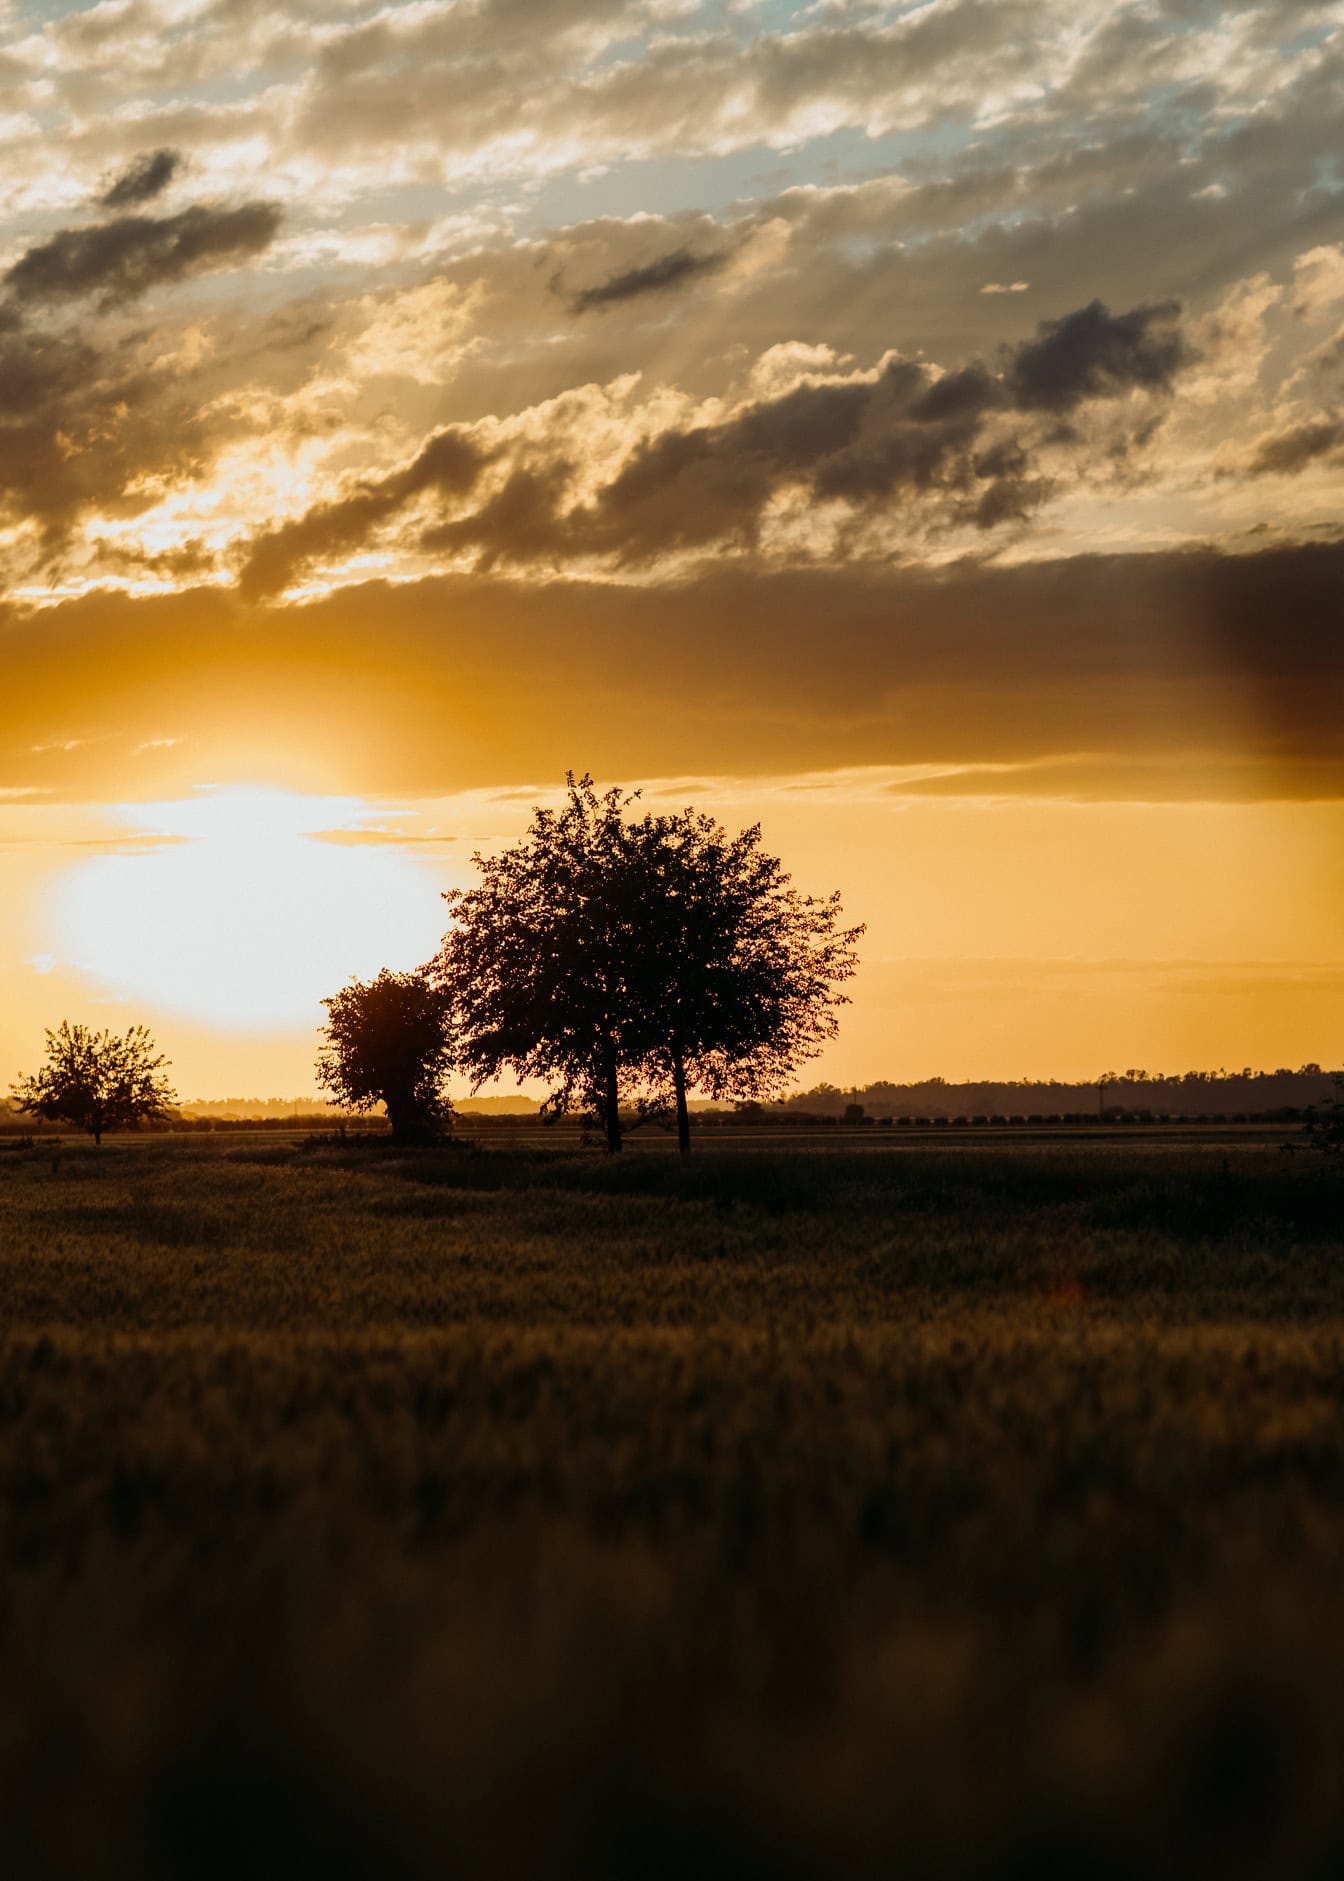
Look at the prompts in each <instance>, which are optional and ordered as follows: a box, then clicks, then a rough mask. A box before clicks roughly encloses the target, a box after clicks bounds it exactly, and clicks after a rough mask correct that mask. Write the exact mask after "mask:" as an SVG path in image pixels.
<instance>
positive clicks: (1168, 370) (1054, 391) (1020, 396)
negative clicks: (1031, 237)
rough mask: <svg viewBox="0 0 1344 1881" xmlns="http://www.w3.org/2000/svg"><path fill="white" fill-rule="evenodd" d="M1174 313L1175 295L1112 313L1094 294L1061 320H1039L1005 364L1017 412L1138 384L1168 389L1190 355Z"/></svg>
mask: <svg viewBox="0 0 1344 1881" xmlns="http://www.w3.org/2000/svg"><path fill="white" fill-rule="evenodd" d="M1179 314H1180V307H1179V305H1178V304H1177V303H1176V302H1175V301H1163V302H1161V303H1160V304H1159V305H1156V306H1151V307H1134V308H1131V310H1130V311H1129V312H1128V313H1123V314H1112V313H1111V311H1110V309H1109V308H1108V307H1105V306H1104V305H1103V304H1102V302H1101V301H1099V300H1094V301H1092V302H1091V303H1090V305H1088V306H1086V307H1080V308H1079V309H1078V311H1077V312H1076V313H1071V314H1066V315H1065V317H1064V318H1063V319H1062V320H1043V321H1042V322H1041V323H1040V325H1039V327H1038V328H1037V329H1036V338H1035V339H1034V340H1028V341H1027V342H1025V344H1023V345H1021V346H1019V347H1018V348H1017V349H1016V351H1015V352H1014V354H1013V356H1012V360H1011V362H1010V364H1009V367H1008V371H1007V375H1006V377H1007V383H1008V389H1009V392H1010V395H1011V397H1012V400H1013V403H1014V404H1015V405H1016V406H1017V407H1018V408H1019V410H1022V411H1050V412H1068V411H1072V410H1074V408H1075V407H1076V406H1078V405H1080V404H1081V403H1082V402H1083V400H1084V399H1087V398H1114V397H1118V396H1120V395H1122V394H1123V393H1125V392H1128V391H1130V390H1131V389H1133V388H1135V387H1137V388H1140V389H1142V390H1144V391H1148V392H1155V391H1166V390H1167V389H1168V388H1169V386H1170V385H1171V382H1172V379H1173V378H1174V377H1175V375H1176V373H1177V372H1178V371H1179V370H1180V369H1181V367H1182V366H1184V365H1186V364H1188V363H1189V359H1190V354H1189V349H1188V347H1187V345H1186V342H1185V340H1184V338H1183V337H1182V335H1181V332H1180V329H1179V327H1178V325H1177V319H1178V316H1179Z"/></svg>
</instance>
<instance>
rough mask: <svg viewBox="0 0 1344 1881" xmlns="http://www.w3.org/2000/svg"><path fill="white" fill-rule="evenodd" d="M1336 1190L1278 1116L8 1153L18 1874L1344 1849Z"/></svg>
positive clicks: (952, 1868)
mask: <svg viewBox="0 0 1344 1881" xmlns="http://www.w3.org/2000/svg"><path fill="white" fill-rule="evenodd" d="M1322 1160H1323V1159H1322ZM1342 1215H1344V1191H1341V1187H1340V1185H1339V1183H1338V1181H1337V1179H1335V1178H1333V1177H1332V1176H1331V1175H1330V1173H1329V1172H1328V1171H1326V1170H1324V1169H1323V1168H1320V1167H1317V1166H1316V1162H1315V1159H1312V1158H1309V1157H1306V1156H1303V1155H1296V1156H1286V1155H1282V1154H1280V1153H1279V1152H1278V1151H1277V1149H1275V1148H1273V1147H1264V1146H1255V1147H1244V1148H1243V1147H1210V1148H1203V1149H1201V1148H1199V1147H1197V1146H1196V1147H1189V1146H1186V1145H1183V1144H1177V1145H1172V1146H1168V1147H1162V1146H1157V1145H1153V1144H1151V1143H1146V1142H1145V1143H1134V1144H1129V1145H1126V1146H1124V1147H1120V1148H1117V1147H1107V1146H1104V1145H1096V1144H1092V1143H1086V1142H1084V1143H1075V1144H1068V1143H1065V1144H1057V1145H1053V1146H1052V1145H1037V1144H1033V1143H1024V1144H1021V1145H1016V1146H1005V1145H1003V1144H1001V1143H1000V1144H993V1143H991V1144H988V1145H985V1146H983V1147H977V1146H976V1145H974V1144H968V1145H956V1146H948V1147H945V1148H938V1149H934V1148H927V1149H924V1148H920V1147H911V1148H909V1149H906V1150H903V1151H901V1152H899V1153H896V1152H893V1153H891V1154H887V1155H881V1154H875V1153H873V1152H872V1150H870V1149H866V1148H865V1149H862V1150H854V1151H852V1152H850V1151H847V1150H846V1149H844V1148H842V1147H837V1148H831V1149H828V1150H827V1151H825V1152H824V1153H821V1152H813V1151H810V1150H809V1149H808V1148H807V1147H805V1146H798V1147H784V1148H779V1149H774V1148H769V1149H760V1150H757V1151H755V1152H750V1151H748V1152H733V1151H729V1150H722V1151H716V1152H715V1153H714V1154H713V1155H705V1156H701V1157H698V1158H696V1159H693V1160H692V1163H691V1165H690V1167H689V1168H687V1169H685V1170H683V1169H681V1168H680V1167H678V1166H677V1162H676V1159H675V1158H671V1157H662V1156H650V1155H629V1156H627V1157H625V1158H624V1159H619V1160H617V1161H616V1162H614V1163H608V1162H606V1161H603V1160H601V1159H599V1158H597V1157H594V1156H591V1155H579V1154H573V1155H571V1154H556V1153H554V1152H550V1153H547V1152H544V1151H538V1152H532V1153H528V1152H525V1151H521V1150H510V1149H491V1148H484V1149H476V1150H473V1149H455V1148H445V1149H442V1150H436V1151H428V1152H419V1153H416V1154H406V1153H398V1152H396V1151H394V1150H393V1149H392V1148H391V1147H390V1146H389V1145H388V1144H386V1143H380V1142H366V1143H351V1144H349V1145H346V1146H339V1145H331V1144H328V1145H303V1144H300V1143H289V1142H283V1143H275V1144H264V1143H257V1144H244V1145H241V1146H240V1145H231V1144H229V1143H228V1142H227V1141H225V1142H223V1143H221V1144H216V1145H211V1146H208V1147H207V1146H202V1145H199V1144H191V1143H148V1144H145V1145H144V1146H143V1147H137V1148H129V1149H127V1148H117V1149H113V1150H105V1151H104V1152H102V1153H100V1154H94V1153H92V1152H78V1151H74V1150H70V1149H63V1150H61V1151H59V1152H53V1151H52V1150H50V1149H49V1148H48V1147H45V1146H42V1145H39V1146H38V1147H37V1148H36V1149H34V1150H24V1149H16V1150H11V1149H5V1150H3V1152H0V1693H3V1704H2V1705H0V1824H2V1826H3V1855H2V1856H0V1860H2V1861H3V1866H4V1871H5V1873H6V1874H7V1875H13V1876H24V1875H38V1874H40V1875H44V1876H45V1875H58V1876H62V1877H70V1878H71V1881H73V1878H74V1877H79V1878H80V1881H85V1878H86V1877H87V1878H89V1881H100V1878H101V1877H131V1876H135V1877H141V1876H146V1877H165V1878H166V1877H169V1876H173V1877H179V1876H188V1875H203V1876H225V1875H230V1876H231V1875H237V1874H248V1875H263V1874H265V1875H269V1874H274V1873H285V1874H286V1875H296V1874H306V1873H310V1872H311V1873H319V1874H322V1875H323V1876H328V1877H329V1876H338V1877H339V1876H346V1875H349V1876H355V1875H359V1876H365V1875H378V1876H402V1875H416V1876H418V1875H425V1876H429V1875H442V1874H452V1875H462V1876H468V1877H474V1876H482V1877H483V1876H495V1875H507V1876H515V1875H516V1876H522V1875H532V1874H542V1873H544V1874H548V1875H566V1876H571V1875H572V1876H589V1875H592V1876H622V1877H624V1876H631V1877H643V1876H654V1877H661V1876H668V1877H673V1876H675V1877H677V1878H678V1881H682V1877H687V1878H689V1877H700V1876H706V1875H709V1876H717V1875H725V1876H726V1875H728V1874H730V1873H731V1874H732V1875H734V1876H741V1875H745V1874H754V1873H768V1874H772V1875H781V1876H786V1877H795V1876H796V1877H803V1876H836V1875H850V1874H853V1875H863V1876H868V1875H872V1876H874V1877H876V1876H878V1875H887V1874H891V1873H893V1872H899V1873H901V1874H905V1875H912V1876H921V1875H989V1874H993V1875H1013V1876H1017V1875H1020V1876H1022V1877H1028V1876H1031V1877H1046V1876H1055V1875H1075V1874H1086V1875H1089V1876H1097V1875H1101V1876H1109V1875H1127V1874H1134V1873H1138V1872H1143V1873H1145V1874H1146V1875H1150V1876H1167V1875H1170V1876H1177V1875H1188V1874H1191V1873H1194V1872H1204V1871H1206V1870H1208V1871H1212V1872H1217V1873H1218V1874H1219V1875H1220V1877H1227V1876H1239V1875H1246V1876H1251V1875H1255V1876H1257V1877H1259V1876H1266V1875H1270V1874H1273V1875H1276V1876H1279V1875H1303V1876H1308V1875H1310V1876H1316V1875H1320V1876H1322V1877H1324V1876H1326V1875H1333V1874H1337V1873H1339V1872H1340V1871H1341V1869H1344V1779H1342V1778H1341V1771H1344V1245H1342V1243H1341V1232H1340V1224H1341V1217H1342Z"/></svg>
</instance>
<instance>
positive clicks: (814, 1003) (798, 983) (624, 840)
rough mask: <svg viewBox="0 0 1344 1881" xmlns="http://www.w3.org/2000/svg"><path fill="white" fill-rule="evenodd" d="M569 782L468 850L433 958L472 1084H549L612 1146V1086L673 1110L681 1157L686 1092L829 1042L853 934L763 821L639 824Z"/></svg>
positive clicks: (788, 1063) (621, 806)
mask: <svg viewBox="0 0 1344 1881" xmlns="http://www.w3.org/2000/svg"><path fill="white" fill-rule="evenodd" d="M566 784H567V801H566V803H565V806H564V808H563V809H561V810H560V811H558V812H552V811H547V810H542V809H537V810H535V811H534V812H533V818H532V824H531V827H530V829H529V832H528V835H527V837H526V838H525V839H524V841H523V842H521V843H519V844H516V845H515V846H514V847H513V848H511V849H508V850H505V851H504V852H503V854H501V855H499V856H496V857H492V858H490V859H489V860H484V859H482V858H481V857H480V856H477V857H476V858H475V861H476V865H477V867H478V868H479V869H480V871H481V875H482V880H481V882H480V884H479V886H478V887H476V888H474V889H471V890H469V891H465V892H464V891H460V890H459V891H457V892H455V893H454V894H451V895H447V896H445V897H444V899H445V900H446V901H447V902H448V905H449V908H450V909H451V911H452V915H453V926H452V927H451V928H450V930H449V932H448V933H447V935H446V936H445V938H444V942H443V946H442V947H441V949H440V951H439V953H438V954H437V955H436V956H435V958H434V960H433V961H432V962H431V963H430V966H429V969H428V970H429V971H430V973H431V974H432V975H433V976H434V977H435V980H436V983H437V984H440V985H442V986H443V987H444V989H445V991H446V992H447V994H448V996H449V998H450V999H451V1000H452V1002H453V1007H454V1011H455V1012H456V1014H457V1016H458V1021H459V1024H460V1025H461V1028H462V1037H463V1041H464V1051H465V1055H466V1057H467V1060H468V1061H469V1062H470V1064H471V1068H472V1070H473V1073H474V1074H475V1076H476V1078H477V1079H478V1081H480V1082H484V1081H485V1080H486V1079H487V1078H491V1077H495V1076H497V1075H498V1074H499V1073H500V1072H501V1071H502V1070H504V1069H505V1068H506V1067H507V1068H511V1069H512V1070H513V1071H514V1072H515V1073H517V1074H519V1075H521V1076H537V1077H543V1078H546V1079H547V1080H548V1081H550V1082H551V1083H552V1085H553V1086H554V1088H553V1090H552V1093H551V1096H550V1099H549V1100H548V1102H549V1103H550V1104H551V1105H552V1106H556V1107H560V1106H568V1105H569V1104H570V1103H571V1102H572V1101H573V1100H574V1099H575V1098H576V1097H577V1098H578V1099H579V1100H580V1101H581V1102H583V1103H584V1104H585V1105H586V1106H588V1107H589V1108H591V1109H593V1110H594V1111H596V1113H597V1114H598V1116H599V1117H600V1119H601V1120H602V1122H603V1124H604V1125H605V1129H606V1137H607V1147H608V1149H610V1150H618V1149H619V1148H620V1147H621V1126H620V1103H621V1100H622V1098H623V1097H625V1098H627V1099H629V1098H632V1097H634V1098H638V1100H639V1101H640V1102H641V1103H642V1104H643V1105H644V1106H645V1107H646V1108H649V1107H655V1108H666V1109H669V1110H674V1111H675V1113H676V1117H677V1128H678V1140H679V1143H680V1147H681V1149H682V1151H683V1153H687V1152H689V1150H690V1119H689V1112H688V1107H687V1094H688V1091H689V1090H691V1089H695V1088H700V1089H704V1090H705V1091H707V1092H708V1093H709V1095H711V1096H713V1097H716V1098H718V1097H725V1096H728V1097H735V1098H739V1099H743V1100H758V1099H759V1098H761V1097H763V1096H767V1095H773V1094H774V1093H775V1092H776V1091H777V1090H778V1089H779V1088H780V1087H781V1085H782V1083H783V1081H784V1079H785V1078H786V1076H787V1075H788V1074H789V1073H790V1072H791V1071H792V1070H793V1069H794V1068H795V1066H796V1065H797V1064H798V1063H799V1062H800V1061H801V1060H803V1059H805V1058H809V1057H812V1056H814V1055H815V1053H816V1052H817V1051H818V1050H819V1049H820V1047H821V1045H822V1044H823V1043H824V1041H825V1040H827V1039H828V1038H831V1037H833V1036H834V1033H835V1030H836V1021H835V1017H834V1012H833V1008H834V1007H835V1006H837V1005H840V1004H842V1003H843V995H842V994H839V993H837V992H836V991H835V990H834V989H835V987H836V985H837V984H839V983H840V982H842V981H844V980H846V979H848V978H849V976H850V975H851V974H852V973H853V971H854V964H855V956H854V942H855V941H856V939H857V938H858V936H859V934H860V933H861V932H862V929H860V928H851V929H849V930H846V931H841V930H840V929H839V927H838V922H839V918H840V905H839V898H838V896H831V897H829V898H827V899H825V900H817V899H814V898H812V897H808V896H803V895H800V894H798V892H797V891H796V890H795V889H793V888H792V887H791V886H790V885H789V877H788V876H787V875H786V874H785V873H784V871H783V869H782V867H781V865H780V864H779V862H778V861H777V860H776V859H775V858H774V857H772V856H768V855H766V854H765V853H764V852H763V851H762V850H761V847H760V829H759V826H754V827H753V828H751V829H748V830H744V831H742V832H741V834H740V835H738V836H735V837H729V836H728V835H727V834H726V832H725V831H724V830H723V829H722V828H721V827H720V826H719V825H718V824H717V823H716V822H715V821H714V820H713V818H712V817H708V816H704V815H702V814H700V813H698V812H696V811H694V810H690V809H688V810H686V811H683V812H682V813H681V814H680V815H677V816H662V817H658V816H652V815H646V816H644V817H643V818H641V819H639V820H635V819H633V818H627V815H626V812H627V811H628V810H629V809H630V807H631V805H632V804H633V802H634V801H635V799H634V798H633V797H628V796H623V795H622V793H621V792H620V791H619V790H611V791H608V792H607V793H606V794H605V795H604V796H599V795H598V793H597V791H596V789H595V788H594V785H593V782H592V779H591V778H590V777H588V776H586V775H585V776H584V777H582V778H580V779H579V780H578V781H577V782H576V781H575V779H574V776H573V773H572V772H571V773H570V775H569V776H568V778H567V779H566Z"/></svg>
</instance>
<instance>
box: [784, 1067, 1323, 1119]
mask: <svg viewBox="0 0 1344 1881" xmlns="http://www.w3.org/2000/svg"><path fill="white" fill-rule="evenodd" d="M1339 1075H1340V1074H1339V1073H1337V1072H1331V1071H1327V1070H1324V1069H1323V1068H1322V1067H1321V1066H1320V1065H1318V1064H1306V1065H1299V1066H1298V1068H1297V1069H1296V1070H1292V1069H1291V1068H1289V1067H1286V1066H1283V1067H1280V1068H1279V1069H1278V1070H1277V1071H1252V1070H1251V1069H1250V1067H1249V1066H1247V1067H1246V1068H1245V1069H1244V1070H1241V1071H1227V1070H1222V1069H1220V1070H1218V1071H1182V1072H1176V1073H1164V1072H1149V1071H1142V1070H1135V1069H1130V1070H1127V1071H1123V1072H1117V1073H1112V1072H1105V1073H1103V1074H1102V1075H1101V1076H1100V1077H1097V1078H1093V1079H1091V1080H1090V1081H1088V1082H1086V1083H1084V1082H1081V1081H1076V1082H1075V1081H1072V1080H1069V1079H1059V1078H1048V1079H1047V1078H1018V1079H981V1080H978V1081H969V1082H966V1083H949V1081H948V1080H947V1079H946V1078H938V1077H934V1078H923V1079H920V1080H919V1081H917V1082H914V1083H909V1084H896V1083H892V1082H890V1081H889V1080H887V1079H879V1080H878V1081H877V1082H876V1083H873V1084H864V1085H855V1086H854V1087H853V1088H851V1089H849V1090H843V1089H841V1088H839V1087H837V1086H836V1085H834V1084H818V1085H814V1086H813V1088H812V1089H811V1090H810V1091H798V1092H795V1093H793V1094H792V1095H791V1096H789V1097H787V1098H785V1099H784V1100H783V1102H782V1103H781V1104H779V1105H777V1106H776V1105H771V1106H769V1107H768V1108H769V1109H770V1110H772V1111H774V1110H778V1111H780V1112H783V1113H787V1114H790V1115H794V1116H796V1115H798V1114H799V1113H802V1114H804V1115H811V1116H819V1117H828V1118H829V1117H836V1118H842V1117H843V1116H844V1115H845V1113H846V1112H847V1111H849V1112H852V1111H854V1110H855V1109H856V1108H859V1109H862V1111H863V1113H864V1117H865V1118H872V1119H873V1120H874V1121H880V1120H881V1119H882V1118H883V1117H890V1118H892V1120H893V1121H895V1120H897V1119H905V1120H909V1121H914V1120H916V1119H918V1118H920V1117H927V1118H930V1119H932V1118H946V1119H948V1120H951V1119H953V1118H957V1117H960V1118H963V1119H965V1120H966V1121H968V1122H972V1121H976V1120H983V1121H988V1120H990V1119H993V1118H996V1117H1005V1118H1006V1117H1030V1116H1042V1117H1067V1116H1081V1115H1086V1116H1089V1117H1097V1116H1106V1117H1112V1116H1114V1117H1121V1116H1126V1117H1152V1118H1159V1117H1163V1116H1168V1117H1217V1116H1237V1115H1245V1116H1267V1115H1268V1116H1278V1115H1295V1114H1296V1113H1297V1112H1298V1111H1301V1110H1305V1109H1307V1108H1308V1107H1309V1106H1311V1105H1313V1104H1320V1103H1325V1102H1327V1101H1329V1099H1330V1098H1331V1097H1332V1096H1333V1095H1334V1080H1335V1078H1336V1077H1337V1076H1339ZM862 1120H863V1119H861V1118H858V1117H854V1118H852V1121H854V1122H860V1121H862Z"/></svg>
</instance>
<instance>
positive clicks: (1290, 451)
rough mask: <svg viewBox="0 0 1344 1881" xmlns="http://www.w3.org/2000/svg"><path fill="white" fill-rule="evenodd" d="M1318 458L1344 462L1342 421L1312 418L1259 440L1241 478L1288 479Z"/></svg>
mask: <svg viewBox="0 0 1344 1881" xmlns="http://www.w3.org/2000/svg"><path fill="white" fill-rule="evenodd" d="M1321 458H1326V459H1329V460H1331V461H1335V460H1338V461H1340V462H1344V419H1340V418H1320V419H1315V420H1312V421H1311V422H1309V423H1307V424H1299V425H1291V426H1290V427H1289V428H1288V429H1287V430H1286V431H1279V432H1275V433H1274V434H1272V435H1271V436H1269V437H1263V438H1261V439H1260V440H1259V441H1258V442H1257V444H1256V446H1255V449H1254V450H1253V452H1252V453H1251V455H1250V457H1249V458H1248V459H1247V460H1246V463H1245V465H1244V467H1243V475H1245V476H1248V477H1291V476H1295V475H1296V474H1297V473H1298V471H1301V470H1305V469H1306V468H1307V466H1308V465H1309V464H1313V463H1316V462H1317V461H1319V460H1320V459H1321Z"/></svg>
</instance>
